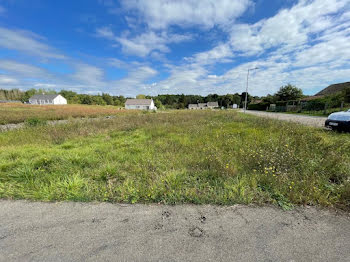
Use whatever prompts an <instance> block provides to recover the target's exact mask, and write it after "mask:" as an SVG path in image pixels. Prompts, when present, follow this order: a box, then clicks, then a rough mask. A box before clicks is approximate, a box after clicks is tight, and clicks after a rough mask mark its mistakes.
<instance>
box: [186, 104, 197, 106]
mask: <svg viewBox="0 0 350 262" xmlns="http://www.w3.org/2000/svg"><path fill="white" fill-rule="evenodd" d="M188 107H198V105H197V104H188Z"/></svg>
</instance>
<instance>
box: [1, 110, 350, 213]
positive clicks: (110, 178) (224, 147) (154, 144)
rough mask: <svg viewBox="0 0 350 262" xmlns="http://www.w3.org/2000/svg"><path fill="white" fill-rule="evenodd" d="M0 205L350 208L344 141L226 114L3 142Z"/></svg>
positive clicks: (178, 116)
mask: <svg viewBox="0 0 350 262" xmlns="http://www.w3.org/2000/svg"><path fill="white" fill-rule="evenodd" d="M0 197H1V198H8V199H32V200H44V201H54V200H73V201H93V200H97V201H111V202H127V203H136V202H138V203H152V202H157V203H167V204H176V203H195V204H204V203H207V204H209V203H210V204H220V205H226V204H236V203H244V204H248V203H257V204H262V203H273V204H276V205H279V206H281V207H282V208H284V209H289V208H291V207H292V206H293V205H299V204H310V205H319V206H335V207H340V208H348V207H350V137H349V135H348V134H338V133H333V132H328V131H324V130H321V129H315V128H311V127H305V126H301V125H295V124H293V125H290V124H289V123H288V122H283V121H276V120H270V119H265V118H258V117H254V116H250V115H243V114H240V113H236V112H232V111H231V112H230V111H195V112H194V111H174V112H167V113H157V114H124V113H123V114H119V115H118V117H116V118H114V119H110V120H103V119H102V120H98V121H94V122H89V123H83V122H82V123H80V122H72V123H68V124H62V125H56V126H40V125H38V126H33V127H26V128H24V129H21V130H14V131H9V132H4V133H0Z"/></svg>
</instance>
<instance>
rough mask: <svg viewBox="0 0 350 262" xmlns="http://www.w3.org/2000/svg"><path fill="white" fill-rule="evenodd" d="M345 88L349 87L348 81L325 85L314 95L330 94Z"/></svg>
mask: <svg viewBox="0 0 350 262" xmlns="http://www.w3.org/2000/svg"><path fill="white" fill-rule="evenodd" d="M345 88H350V82H344V83H339V84H334V85H330V86H328V87H326V88H325V89H323V90H321V91H320V92H318V93H317V94H316V96H322V95H331V94H335V93H338V92H341V91H343V90H344V89H345Z"/></svg>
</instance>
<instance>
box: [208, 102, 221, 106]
mask: <svg viewBox="0 0 350 262" xmlns="http://www.w3.org/2000/svg"><path fill="white" fill-rule="evenodd" d="M208 106H214V107H218V106H219V104H218V102H208Z"/></svg>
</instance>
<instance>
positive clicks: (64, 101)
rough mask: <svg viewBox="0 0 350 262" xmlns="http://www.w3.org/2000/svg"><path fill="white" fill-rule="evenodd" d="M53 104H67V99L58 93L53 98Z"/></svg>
mask: <svg viewBox="0 0 350 262" xmlns="http://www.w3.org/2000/svg"><path fill="white" fill-rule="evenodd" d="M53 104H54V105H66V104H67V99H65V98H64V97H63V96H61V95H58V96H57V97H56V98H55V99H54V100H53Z"/></svg>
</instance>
